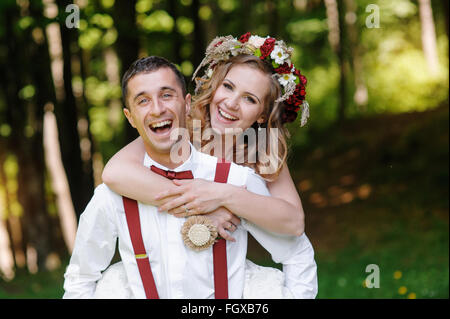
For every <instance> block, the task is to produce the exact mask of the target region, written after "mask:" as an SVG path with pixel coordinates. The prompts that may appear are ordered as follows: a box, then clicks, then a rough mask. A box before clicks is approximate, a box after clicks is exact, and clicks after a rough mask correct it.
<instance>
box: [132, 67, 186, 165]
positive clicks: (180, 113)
mask: <svg viewBox="0 0 450 319" xmlns="http://www.w3.org/2000/svg"><path fill="white" fill-rule="evenodd" d="M127 89H128V96H127V97H126V99H127V104H128V106H129V109H126V108H125V109H124V113H125V116H126V117H127V119H128V121H129V122H130V124H131V125H132V126H133V127H134V128H135V129H137V130H138V132H139V135H140V136H141V137H142V139H143V140H144V144H145V148H146V150H147V152H148V153H149V155H150V156H155V157H158V155H159V156H160V155H168V154H169V153H170V149H171V147H172V145H173V144H175V143H176V142H177V141H176V140H171V139H170V133H171V132H172V131H173V130H175V129H177V128H185V127H186V112H187V111H188V109H189V107H190V95H189V94H187V95H186V97H185V96H183V93H182V90H181V86H180V84H179V82H178V81H177V78H176V75H175V73H174V72H173V71H172V70H171V69H169V68H167V67H162V68H160V69H158V70H156V71H153V72H150V73H140V74H137V75H135V76H134V77H132V78H131V79H130V80H129V81H128V86H127Z"/></svg>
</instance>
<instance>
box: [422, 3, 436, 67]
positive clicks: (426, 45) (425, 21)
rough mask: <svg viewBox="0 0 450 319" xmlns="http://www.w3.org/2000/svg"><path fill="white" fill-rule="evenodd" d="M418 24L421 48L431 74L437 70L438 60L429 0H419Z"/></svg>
mask: <svg viewBox="0 0 450 319" xmlns="http://www.w3.org/2000/svg"><path fill="white" fill-rule="evenodd" d="M419 12H420V25H421V27H422V48H423V53H424V55H425V59H426V61H427V64H428V68H429V70H430V73H431V74H432V75H436V74H437V73H438V71H439V60H438V53H437V45H436V31H435V28H434V21H433V10H432V9H431V2H430V0H419Z"/></svg>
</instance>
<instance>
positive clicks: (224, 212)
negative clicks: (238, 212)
mask: <svg viewBox="0 0 450 319" xmlns="http://www.w3.org/2000/svg"><path fill="white" fill-rule="evenodd" d="M206 216H207V217H208V219H209V220H210V221H211V223H212V224H213V225H214V226H216V228H217V232H218V233H219V235H220V236H221V237H222V238H223V239H225V240H229V241H236V239H235V238H234V237H232V236H231V235H230V233H232V232H234V231H235V230H236V229H237V226H238V225H239V224H240V223H241V220H240V219H239V218H238V217H236V216H235V215H233V214H232V213H231V212H230V211H229V210H228V209H226V208H223V207H219V208H218V209H216V210H215V211H214V212H212V213H209V214H207V215H206Z"/></svg>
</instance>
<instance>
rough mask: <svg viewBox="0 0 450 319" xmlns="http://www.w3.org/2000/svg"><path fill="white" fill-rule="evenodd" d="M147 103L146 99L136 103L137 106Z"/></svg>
mask: <svg viewBox="0 0 450 319" xmlns="http://www.w3.org/2000/svg"><path fill="white" fill-rule="evenodd" d="M147 102H148V99H145V98H144V99H141V100H139V102H138V104H144V103H147Z"/></svg>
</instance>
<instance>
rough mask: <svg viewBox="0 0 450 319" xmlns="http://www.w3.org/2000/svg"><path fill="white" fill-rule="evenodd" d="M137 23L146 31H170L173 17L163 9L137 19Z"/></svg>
mask: <svg viewBox="0 0 450 319" xmlns="http://www.w3.org/2000/svg"><path fill="white" fill-rule="evenodd" d="M138 23H140V24H141V26H142V28H143V29H144V30H146V31H148V32H155V31H156V32H158V31H159V32H171V31H172V29H173V25H174V21H173V18H172V17H171V16H170V15H169V14H168V13H167V12H166V11H164V10H157V11H154V12H153V13H151V14H150V15H148V16H146V17H144V18H143V17H141V18H140V19H138Z"/></svg>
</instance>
